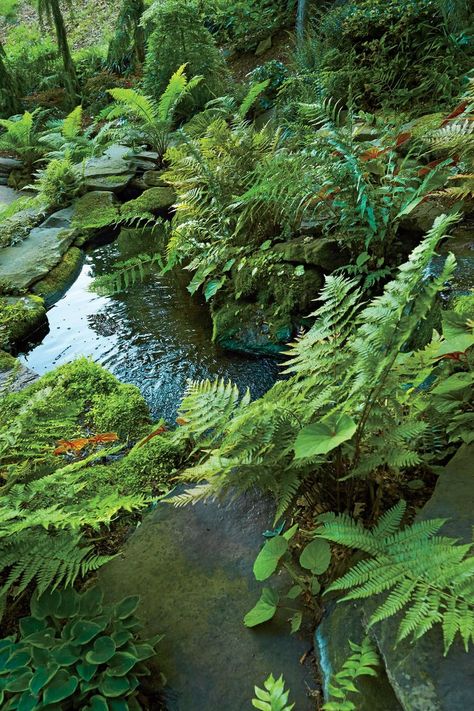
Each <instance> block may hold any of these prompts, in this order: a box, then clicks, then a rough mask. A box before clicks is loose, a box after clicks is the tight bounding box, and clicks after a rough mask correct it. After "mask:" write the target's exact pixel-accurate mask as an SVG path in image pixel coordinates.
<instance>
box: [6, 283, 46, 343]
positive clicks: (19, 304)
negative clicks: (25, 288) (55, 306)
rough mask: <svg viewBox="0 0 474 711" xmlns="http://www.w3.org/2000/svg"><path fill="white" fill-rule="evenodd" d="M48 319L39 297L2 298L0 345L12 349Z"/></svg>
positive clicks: (30, 295)
mask: <svg viewBox="0 0 474 711" xmlns="http://www.w3.org/2000/svg"><path fill="white" fill-rule="evenodd" d="M45 318H46V309H45V307H44V301H43V299H41V298H40V297H39V296H34V295H33V294H28V295H27V296H0V345H2V346H3V347H6V348H8V349H9V348H11V347H12V346H13V345H15V344H17V343H19V342H21V341H23V340H25V339H26V338H27V337H28V336H29V335H30V334H31V333H32V332H33V331H35V330H36V329H37V328H38V327H39V326H41V325H42V324H43V323H44V321H45Z"/></svg>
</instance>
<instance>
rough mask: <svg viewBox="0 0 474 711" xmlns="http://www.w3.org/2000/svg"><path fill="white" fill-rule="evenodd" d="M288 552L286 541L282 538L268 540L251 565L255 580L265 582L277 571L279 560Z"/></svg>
mask: <svg viewBox="0 0 474 711" xmlns="http://www.w3.org/2000/svg"><path fill="white" fill-rule="evenodd" d="M287 550H288V541H287V540H286V538H284V537H283V536H275V537H274V538H270V539H269V540H268V541H267V542H266V543H265V545H264V546H263V548H262V550H261V551H260V553H259V554H258V556H257V557H256V559H255V562H254V564H253V573H254V575H255V578H256V579H257V580H266V579H267V578H269V577H270V575H272V573H274V572H275V570H276V569H277V566H278V563H279V561H280V558H281V557H282V556H283V555H284V554H285V553H286V551H287Z"/></svg>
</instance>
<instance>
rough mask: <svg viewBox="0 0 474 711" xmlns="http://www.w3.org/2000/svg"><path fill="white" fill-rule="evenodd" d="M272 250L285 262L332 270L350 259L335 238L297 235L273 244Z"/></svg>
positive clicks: (326, 270)
mask: <svg viewBox="0 0 474 711" xmlns="http://www.w3.org/2000/svg"><path fill="white" fill-rule="evenodd" d="M273 251H274V252H276V253H277V254H278V256H279V257H280V258H281V259H283V260H284V261H285V262H291V263H293V264H310V265H312V266H316V267H320V268H321V269H323V270H324V271H325V272H329V273H330V272H332V271H334V270H335V269H338V268H339V267H342V266H343V265H344V264H347V263H348V262H349V260H350V255H349V253H348V252H347V251H346V250H344V248H343V247H341V245H340V244H339V242H337V241H336V240H335V239H327V238H324V237H316V238H311V237H298V238H296V239H292V240H290V241H289V242H282V243H281V244H277V245H275V247H274V248H273Z"/></svg>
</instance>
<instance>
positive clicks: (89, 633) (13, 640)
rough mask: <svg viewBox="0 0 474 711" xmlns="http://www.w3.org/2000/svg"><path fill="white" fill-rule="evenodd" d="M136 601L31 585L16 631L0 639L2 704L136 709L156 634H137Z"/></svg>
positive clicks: (35, 707) (92, 591)
mask: <svg viewBox="0 0 474 711" xmlns="http://www.w3.org/2000/svg"><path fill="white" fill-rule="evenodd" d="M138 602H139V598H138V597H127V598H124V599H123V600H121V601H120V602H119V603H117V604H116V605H112V604H104V602H103V593H102V592H101V591H100V590H99V589H98V588H90V589H89V590H87V591H86V592H84V593H81V594H79V593H77V592H75V591H74V590H73V589H71V588H70V589H68V590H55V591H54V592H46V593H43V594H42V595H38V593H37V592H36V593H35V594H34V595H33V598H32V600H31V605H30V608H31V614H30V616H28V617H23V618H21V619H20V624H19V626H20V633H19V635H18V636H17V635H14V636H12V637H7V638H5V639H3V640H0V655H1V658H2V664H1V668H0V689H1V690H0V703H1V705H2V709H5V711H7V710H8V709H17V708H20V709H23V708H25V709H26V708H27V709H30V711H37V710H38V711H39V709H43V708H46V707H48V708H49V707H50V705H54V708H61V709H65V710H67V709H73V708H78V705H79V706H80V708H81V709H89V710H90V711H93V710H94V709H104V711H105V710H106V709H115V708H120V709H123V710H124V711H128V709H140V708H141V706H140V704H139V703H138V701H137V699H136V694H137V689H138V688H139V685H140V678H141V677H143V676H148V675H149V674H150V671H149V669H148V667H147V662H148V660H150V659H152V658H153V657H154V656H155V646H156V645H157V644H158V642H159V641H160V639H161V637H159V636H158V637H155V638H153V639H151V640H146V641H142V640H141V639H139V638H138V635H139V633H140V630H141V625H140V623H139V622H138V619H137V617H136V616H135V610H136V608H137V605H138ZM109 704H110V705H109Z"/></svg>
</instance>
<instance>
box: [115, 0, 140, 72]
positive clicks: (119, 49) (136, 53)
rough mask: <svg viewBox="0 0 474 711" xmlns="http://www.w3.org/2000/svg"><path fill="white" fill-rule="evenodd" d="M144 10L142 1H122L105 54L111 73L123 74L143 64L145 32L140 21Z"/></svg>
mask: <svg viewBox="0 0 474 711" xmlns="http://www.w3.org/2000/svg"><path fill="white" fill-rule="evenodd" d="M144 9H145V4H144V2H143V0H122V6H121V9H120V12H119V14H118V17H117V23H116V28H115V34H114V36H113V37H112V39H111V41H110V44H109V51H108V54H107V66H108V68H109V69H110V70H111V71H112V72H116V73H117V74H123V73H124V72H126V71H130V70H133V69H135V68H137V66H139V65H140V64H142V63H143V61H144V59H145V31H144V28H143V27H142V26H141V24H140V21H141V17H142V15H143V11H144Z"/></svg>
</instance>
